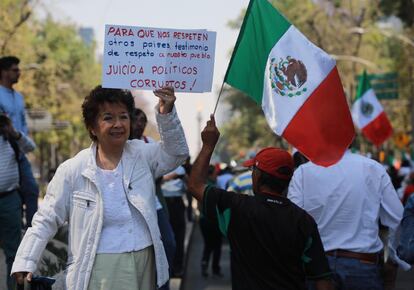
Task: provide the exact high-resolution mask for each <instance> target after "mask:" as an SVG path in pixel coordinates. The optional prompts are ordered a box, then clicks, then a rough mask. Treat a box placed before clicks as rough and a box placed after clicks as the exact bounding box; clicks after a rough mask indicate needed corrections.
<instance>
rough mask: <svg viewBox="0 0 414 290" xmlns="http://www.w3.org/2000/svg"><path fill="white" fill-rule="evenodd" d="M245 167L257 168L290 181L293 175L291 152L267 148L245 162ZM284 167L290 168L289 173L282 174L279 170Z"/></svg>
mask: <svg viewBox="0 0 414 290" xmlns="http://www.w3.org/2000/svg"><path fill="white" fill-rule="evenodd" d="M243 166H245V167H251V166H255V167H257V168H259V169H260V170H262V171H264V172H266V173H268V174H270V175H272V176H275V177H277V178H280V179H290V178H291V177H292V175H293V167H294V166H293V159H292V156H291V155H290V153H289V152H287V151H285V150H282V149H279V148H275V147H267V148H264V149H262V150H260V151H259V153H257V154H256V156H255V157H254V158H252V159H249V160H247V161H245V162H243ZM282 167H288V168H289V169H290V171H289V173H281V172H279V171H278V170H279V169H280V168H282Z"/></svg>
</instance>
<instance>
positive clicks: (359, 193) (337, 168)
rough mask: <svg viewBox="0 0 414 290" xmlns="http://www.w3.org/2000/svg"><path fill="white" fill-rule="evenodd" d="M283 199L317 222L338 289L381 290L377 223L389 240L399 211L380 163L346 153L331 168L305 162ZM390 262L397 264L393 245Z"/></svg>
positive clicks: (398, 221)
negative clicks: (285, 197) (383, 227)
mask: <svg viewBox="0 0 414 290" xmlns="http://www.w3.org/2000/svg"><path fill="white" fill-rule="evenodd" d="M288 198H289V199H290V200H291V201H293V202H294V203H296V204H297V205H298V206H300V207H302V208H303V209H305V210H306V211H307V212H308V213H309V214H310V215H311V216H312V217H313V218H314V219H315V221H316V223H317V224H318V229H319V232H320V235H321V239H322V243H323V245H324V248H325V251H326V254H327V257H328V260H329V263H330V267H331V270H332V271H333V272H334V278H335V280H336V281H335V282H336V283H337V289H355V290H357V289H372V290H376V289H380V290H382V289H383V286H382V278H381V277H380V271H379V270H380V253H381V251H382V250H383V243H382V242H381V240H380V238H379V235H378V231H379V226H378V225H379V220H380V221H381V224H383V225H384V226H387V227H389V230H390V241H392V240H393V239H394V233H395V231H396V229H397V227H398V226H399V223H400V221H401V218H402V214H403V207H402V205H401V202H400V201H399V199H398V196H397V193H396V192H395V189H394V187H393V185H392V183H391V180H390V177H389V176H388V174H387V173H386V171H385V169H384V168H383V167H382V165H381V164H379V163H378V162H376V161H374V160H371V159H368V158H366V157H363V156H361V155H358V154H353V153H351V152H346V153H345V154H344V156H343V157H342V159H341V160H340V161H339V162H338V163H336V164H334V165H332V166H330V167H321V166H318V165H315V164H313V163H312V162H308V163H307V164H303V165H301V166H300V167H298V169H297V170H296V171H295V173H294V176H293V178H292V180H291V182H290V185H289V193H288ZM389 258H390V259H391V260H393V261H397V262H399V263H400V262H401V261H400V260H399V259H398V258H397V257H396V255H395V250H394V248H393V246H392V245H390V257H389ZM405 266H408V265H405Z"/></svg>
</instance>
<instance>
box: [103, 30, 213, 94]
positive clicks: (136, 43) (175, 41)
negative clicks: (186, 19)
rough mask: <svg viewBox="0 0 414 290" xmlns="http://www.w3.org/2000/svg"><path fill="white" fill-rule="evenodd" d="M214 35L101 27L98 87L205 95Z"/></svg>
mask: <svg viewBox="0 0 414 290" xmlns="http://www.w3.org/2000/svg"><path fill="white" fill-rule="evenodd" d="M215 44H216V33H215V32H212V31H207V30H204V29H201V30H183V29H163V28H149V27H136V26H120V25H106V26H105V46H104V57H103V70H102V86H103V87H105V88H120V89H139V90H154V89H157V88H160V87H162V86H172V87H173V88H174V89H175V90H176V91H179V92H193V93H201V92H209V91H211V85H212V80H213V69H214V53H215Z"/></svg>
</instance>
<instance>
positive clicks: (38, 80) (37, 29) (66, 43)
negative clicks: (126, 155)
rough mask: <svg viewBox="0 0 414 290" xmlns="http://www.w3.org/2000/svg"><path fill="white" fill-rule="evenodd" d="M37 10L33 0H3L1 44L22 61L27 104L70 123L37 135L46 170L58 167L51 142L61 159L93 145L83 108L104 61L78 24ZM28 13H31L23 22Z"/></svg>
mask: <svg viewBox="0 0 414 290" xmlns="http://www.w3.org/2000/svg"><path fill="white" fill-rule="evenodd" d="M33 9H34V8H33V6H32V3H31V1H30V0H2V1H0V24H1V25H0V46H4V51H3V55H16V56H18V57H19V58H20V59H21V64H20V66H21V68H22V69H23V71H22V76H21V78H20V81H19V83H18V84H17V86H16V89H17V90H19V91H21V92H22V93H23V95H24V96H25V102H26V106H27V107H28V108H29V109H39V108H42V109H45V110H47V111H49V112H50V113H51V115H52V117H53V121H65V122H68V123H69V126H67V127H66V128H56V127H55V128H54V129H52V130H50V131H46V132H38V133H35V134H34V136H33V137H34V139H35V141H36V143H37V145H38V150H36V151H35V154H36V159H37V160H40V168H41V171H43V172H44V173H47V170H48V169H49V167H50V166H56V165H54V164H53V162H51V160H49V159H50V157H51V156H50V148H49V147H50V146H51V145H53V146H54V148H56V150H57V152H58V156H57V159H58V160H57V161H58V162H57V163H59V162H60V161H62V160H64V159H67V158H68V157H71V156H73V155H74V154H75V153H76V152H78V151H79V150H80V149H82V148H84V147H85V146H87V145H88V144H89V143H90V140H89V137H88V134H87V132H86V130H85V129H84V126H83V122H82V117H81V113H80V107H81V103H82V101H83V98H84V96H85V95H86V94H87V93H88V92H89V91H90V90H91V89H92V88H93V87H94V86H96V85H97V84H98V83H99V80H100V65H99V63H98V61H97V60H96V56H95V45H92V46H90V45H89V46H88V45H86V44H85V43H84V42H83V41H82V39H81V38H80V36H79V35H78V32H77V27H76V26H74V25H72V24H65V23H60V22H58V21H55V20H54V19H53V18H52V17H51V16H47V17H45V18H44V19H36V18H35V17H34V16H33V13H32V12H33ZM27 14H29V15H31V17H30V18H28V19H26V20H25V21H23V22H22V23H20V22H21V21H20V20H21V19H22V15H23V16H24V15H27ZM12 32H14V33H12ZM42 146H43V147H44V148H40V147H42ZM42 154H43V155H44V156H41V155H42ZM43 168H44V170H42V169H43ZM43 177H45V174H43Z"/></svg>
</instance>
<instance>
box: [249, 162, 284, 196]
mask: <svg viewBox="0 0 414 290" xmlns="http://www.w3.org/2000/svg"><path fill="white" fill-rule="evenodd" d="M256 170H259V171H260V173H261V174H260V177H259V180H258V182H259V184H261V185H266V186H267V187H269V188H270V189H271V190H273V191H275V192H277V193H284V191H285V190H286V189H287V187H288V186H289V182H290V178H289V179H281V178H277V177H275V176H273V175H270V174H269V173H266V172H264V171H263V170H260V169H259V168H257V167H256ZM277 172H278V173H279V174H283V175H287V176H291V175H292V169H290V168H289V167H287V166H284V167H281V168H279V169H278V170H277Z"/></svg>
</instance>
